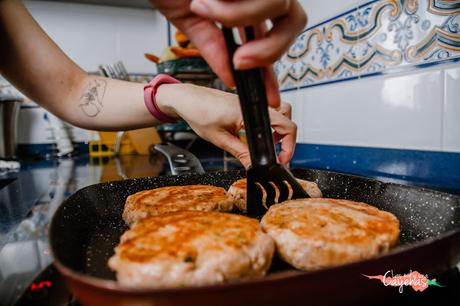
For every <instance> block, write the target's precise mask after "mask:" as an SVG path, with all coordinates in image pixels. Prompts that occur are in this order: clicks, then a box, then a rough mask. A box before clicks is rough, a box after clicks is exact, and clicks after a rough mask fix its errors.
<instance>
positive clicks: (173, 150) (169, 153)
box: [154, 142, 204, 175]
mask: <svg viewBox="0 0 460 306" xmlns="http://www.w3.org/2000/svg"><path fill="white" fill-rule="evenodd" d="M154 148H155V150H157V151H158V152H161V153H162V154H163V155H164V156H166V158H167V159H168V162H169V167H170V168H171V173H172V174H173V175H180V174H186V173H199V174H202V173H204V169H203V166H202V165H201V163H200V160H199V159H198V158H197V157H196V156H195V155H193V154H192V153H190V152H189V151H187V150H185V149H182V148H179V147H178V146H175V145H173V144H172V143H169V142H166V143H161V144H156V145H155V146H154Z"/></svg>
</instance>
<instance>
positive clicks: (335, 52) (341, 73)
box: [275, 0, 460, 90]
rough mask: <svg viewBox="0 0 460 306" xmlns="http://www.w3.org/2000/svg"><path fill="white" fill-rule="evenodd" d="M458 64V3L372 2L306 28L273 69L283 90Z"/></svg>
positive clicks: (429, 0) (428, 0) (431, 0)
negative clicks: (452, 63)
mask: <svg viewBox="0 0 460 306" xmlns="http://www.w3.org/2000/svg"><path fill="white" fill-rule="evenodd" d="M457 60H460V1H452V0H380V1H376V0H373V1H370V2H367V3H365V4H363V5H361V6H359V7H357V8H355V9H352V10H350V11H347V12H345V13H343V14H341V15H339V16H337V17H335V18H332V19H330V20H328V21H325V22H323V23H320V24H318V25H316V26H314V27H311V28H309V29H307V30H305V31H304V32H303V33H302V34H301V35H300V36H299V37H298V38H297V40H296V42H295V43H294V44H293V45H292V46H291V48H290V49H289V51H288V52H287V54H286V55H285V56H284V57H283V58H282V59H281V60H280V61H279V62H278V63H277V64H276V65H275V70H276V72H277V75H278V79H279V81H280V84H281V89H282V90H292V89H297V88H302V87H309V86H314V85H319V84H324V83H331V82H336V81H340V80H347V79H354V78H357V77H364V76H371V75H376V74H380V73H391V72H394V71H401V70H402V69H414V68H417V67H418V68H421V67H426V66H429V65H433V64H438V63H443V62H451V61H457Z"/></svg>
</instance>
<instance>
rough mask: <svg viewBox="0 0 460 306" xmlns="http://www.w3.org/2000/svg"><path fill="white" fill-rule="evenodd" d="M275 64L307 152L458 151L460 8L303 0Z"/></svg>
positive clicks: (425, 1) (454, 4)
mask: <svg viewBox="0 0 460 306" xmlns="http://www.w3.org/2000/svg"><path fill="white" fill-rule="evenodd" d="M301 2H302V4H303V6H304V8H305V10H306V11H307V12H308V15H309V16H310V18H309V19H310V23H309V25H308V28H307V29H306V31H305V32H304V33H303V34H302V35H300V36H299V38H298V39H297V41H296V43H295V44H294V45H293V46H292V47H291V48H290V50H289V52H288V53H287V54H286V55H285V56H284V57H283V58H282V59H281V61H279V63H278V64H277V65H276V71H277V73H278V77H279V81H280V84H281V89H282V91H283V98H284V99H285V100H287V101H291V102H292V103H293V114H294V119H295V121H296V122H297V123H298V126H299V135H298V140H299V142H301V143H306V144H323V145H336V146H337V145H338V146H359V147H380V148H397V149H406V150H428V151H444V152H460V120H459V119H458V118H459V116H460V64H459V63H460V62H459V61H458V60H460V28H459V23H460V15H459V13H460V4H459V2H458V1H443V0H410V1H389V0H381V1H358V2H357V1H340V2H339V1H335V2H334V3H336V4H339V3H340V5H339V6H334V5H331V3H330V2H329V1H312V0H305V1H301Z"/></svg>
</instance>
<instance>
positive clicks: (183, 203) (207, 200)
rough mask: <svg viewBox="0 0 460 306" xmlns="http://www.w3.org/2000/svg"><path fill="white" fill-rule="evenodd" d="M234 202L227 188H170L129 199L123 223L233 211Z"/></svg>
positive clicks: (134, 195) (136, 195)
mask: <svg viewBox="0 0 460 306" xmlns="http://www.w3.org/2000/svg"><path fill="white" fill-rule="evenodd" d="M232 208H233V202H232V200H231V199H230V197H229V196H228V195H227V192H226V191H225V189H224V188H221V187H216V186H210V185H189V186H168V187H161V188H156V189H151V190H144V191H140V192H138V193H135V194H133V195H131V196H129V197H128V198H127V199H126V204H125V208H124V211H123V220H124V221H125V222H126V223H127V224H128V225H132V224H133V223H134V222H136V221H138V220H140V219H143V218H146V217H149V216H156V215H160V214H165V213H169V212H174V211H181V210H196V211H231V210H232Z"/></svg>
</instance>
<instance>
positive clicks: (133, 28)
mask: <svg viewBox="0 0 460 306" xmlns="http://www.w3.org/2000/svg"><path fill="white" fill-rule="evenodd" d="M25 4H26V6H27V8H28V9H29V11H30V13H31V14H32V16H33V17H34V18H35V19H36V20H37V21H38V23H39V24H40V25H41V26H42V27H43V29H44V30H45V31H46V32H47V33H48V35H49V36H50V37H51V38H52V39H53V40H54V41H55V42H56V43H57V44H58V45H59V47H61V48H62V49H63V51H64V52H65V53H66V54H67V55H69V56H70V58H72V59H73V60H74V61H75V62H76V63H77V64H78V65H80V66H81V67H82V68H83V69H85V70H87V71H97V67H98V65H100V64H104V63H107V64H111V63H113V62H115V61H118V60H122V61H123V63H124V64H125V66H126V68H127V69H128V71H130V72H133V73H154V72H155V69H156V67H155V65H154V64H153V63H150V62H148V61H147V60H146V59H145V58H144V55H143V54H144V53H145V52H149V53H154V54H161V52H162V51H163V48H164V47H165V46H167V32H166V19H165V18H164V17H163V16H162V15H161V14H160V13H159V12H158V11H155V10H152V9H137V8H125V7H123V8H121V7H113V6H101V5H86V4H76V3H66V2H62V3H60V2H47V1H30V0H29V1H25Z"/></svg>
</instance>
